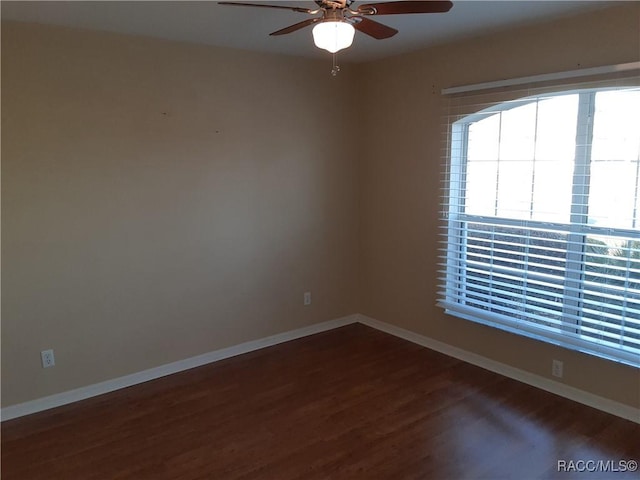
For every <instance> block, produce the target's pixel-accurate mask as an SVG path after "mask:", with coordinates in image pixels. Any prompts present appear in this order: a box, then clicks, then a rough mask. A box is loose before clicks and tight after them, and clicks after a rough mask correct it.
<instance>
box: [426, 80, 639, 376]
mask: <svg viewBox="0 0 640 480" xmlns="http://www.w3.org/2000/svg"><path fill="white" fill-rule="evenodd" d="M617 88H618V87H604V88H603V87H596V88H577V89H567V90H557V91H552V92H549V91H547V92H546V93H545V94H544V96H545V97H559V96H563V95H572V94H578V96H579V97H578V113H577V119H576V121H577V126H576V128H577V131H576V141H575V158H574V172H573V176H572V180H571V181H572V185H571V189H572V201H571V207H570V218H569V221H568V223H560V222H548V221H541V220H533V219H528V220H520V219H510V218H505V217H498V216H497V215H495V216H486V215H475V214H468V213H466V212H465V205H464V199H465V197H466V195H465V193H466V192H467V184H466V178H467V165H468V142H469V126H470V125H471V124H473V123H475V122H477V121H479V120H481V119H483V118H487V117H489V116H491V115H494V114H495V113H497V112H502V111H506V110H510V109H513V108H517V107H520V106H523V105H527V104H529V103H532V102H536V101H537V100H538V99H539V98H540V97H541V95H530V96H527V97H524V98H517V99H515V100H508V101H506V102H502V103H496V104H494V105H492V106H490V107H488V108H485V109H483V110H480V111H478V112H475V113H471V114H469V115H465V116H462V117H461V118H460V117H458V118H457V119H456V120H455V121H453V122H452V123H450V129H449V132H448V133H449V135H450V137H449V138H448V142H449V145H448V147H449V149H448V152H449V158H448V163H447V166H448V171H447V172H446V173H447V175H446V181H445V192H444V194H445V198H446V208H445V209H444V210H443V216H444V220H445V222H446V233H445V235H446V247H445V254H444V257H445V264H444V267H445V268H444V271H443V273H444V276H443V277H442V279H441V283H440V285H441V288H442V291H441V292H440V300H439V302H438V304H439V305H440V306H441V307H443V308H444V309H445V313H447V314H451V315H454V316H457V317H460V318H464V319H467V320H471V321H474V322H477V323H482V324H486V325H489V326H492V327H497V328H500V329H502V330H506V331H509V332H512V333H516V334H518V335H524V336H527V337H530V338H534V339H536V340H542V341H544V342H547V343H553V344H557V345H561V346H564V347H568V348H571V349H573V350H578V351H582V352H585V353H589V354H594V355H597V356H600V357H603V358H607V359H609V360H614V361H616V362H621V363H625V364H628V365H632V366H634V367H640V351H639V352H638V353H633V351H632V349H624V348H623V347H620V348H615V347H610V346H608V345H603V344H600V343H598V342H597V341H596V340H595V339H594V338H592V337H590V336H589V335H586V334H583V333H582V332H581V330H582V327H583V325H582V310H583V308H584V294H585V292H587V293H588V290H587V288H586V286H585V272H586V270H587V262H586V255H587V251H586V247H587V237H588V236H589V235H601V236H607V237H622V238H630V237H631V238H632V237H634V236H636V237H637V238H640V235H639V234H640V232H639V231H638V230H637V229H634V228H632V229H625V228H611V227H605V226H596V225H589V224H588V207H587V206H588V201H589V182H588V181H586V182H585V181H584V179H588V178H589V173H590V168H591V163H592V162H593V159H592V155H591V153H592V152H591V150H592V148H591V147H592V140H593V126H594V122H595V118H594V117H595V98H596V94H597V93H598V92H604V91H608V90H616V89H617ZM537 115H538V114H537V113H536V118H537ZM580 138H583V139H585V140H586V141H582V142H580V141H578V139H580ZM533 181H534V180H532V182H533ZM532 185H533V184H532ZM637 221H638V220H636V222H637ZM474 222H476V223H481V224H493V225H495V226H501V227H509V226H512V227H517V228H523V229H532V228H539V229H548V230H552V231H553V230H557V231H559V232H567V233H568V238H567V242H566V265H565V269H564V281H563V293H562V316H561V321H560V327H559V328H557V329H555V330H554V329H552V328H546V329H545V328H542V327H540V326H535V328H534V327H532V325H531V324H530V322H529V321H527V322H518V321H517V320H514V319H509V320H507V319H504V318H498V317H499V315H498V314H496V313H494V312H483V311H482V310H480V309H479V308H477V307H465V306H464V303H463V302H464V300H462V296H463V295H464V294H465V292H466V293H467V294H468V285H469V284H468V283H467V280H466V276H467V271H466V256H468V252H467V250H468V231H469V229H468V226H467V225H469V224H470V223H474ZM636 225H637V223H636ZM529 231H531V230H529ZM452 232H455V233H453V234H452ZM452 236H453V237H454V238H455V239H456V244H454V245H452V244H451V243H450V238H451V237H452ZM492 250H493V247H492ZM627 269H629V267H627ZM522 271H525V270H524V269H523V270H522ZM452 292H455V293H456V295H452ZM453 297H456V298H455V299H454V300H453V301H452V298H453ZM523 303H524V302H523ZM589 321H590V322H593V320H592V319H589ZM621 328H622V327H621ZM542 330H544V331H542ZM568 333H569V334H571V333H573V334H574V335H567V334H568ZM576 336H577V337H578V338H576Z"/></svg>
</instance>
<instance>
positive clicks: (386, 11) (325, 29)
mask: <svg viewBox="0 0 640 480" xmlns="http://www.w3.org/2000/svg"><path fill="white" fill-rule="evenodd" d="M314 1H315V3H316V4H317V5H318V8H316V9H310V8H304V7H293V6H291V7H290V6H284V5H265V4H261V3H244V2H218V3H219V4H220V5H235V6H240V7H260V8H278V9H282V10H291V11H294V12H298V13H306V14H308V15H317V14H321V15H320V16H317V17H313V18H308V19H307V20H304V21H302V22H299V23H295V24H293V25H290V26H288V27H285V28H283V29H281V30H277V31H275V32H272V33H271V34H270V35H285V34H287V33H292V32H295V31H297V30H300V29H301V28H304V27H308V26H310V25H313V24H316V26H315V27H314V28H313V40H314V43H315V45H316V46H317V47H318V48H323V49H325V50H327V51H329V52H331V53H335V52H337V51H339V50H342V49H343V48H347V47H349V46H351V43H352V42H353V37H354V35H355V31H356V30H358V31H359V32H362V33H364V34H366V35H369V36H370V37H373V38H375V39H377V40H382V39H385V38H389V37H393V36H394V35H395V34H396V33H398V30H396V29H395V28H391V27H388V26H387V25H383V24H382V23H379V22H376V21H374V20H371V19H370V18H368V17H372V16H375V15H398V14H407V13H444V12H448V11H449V10H450V9H451V7H452V6H453V3H452V2H450V1H440V0H427V1H394V2H382V3H367V4H364V5H360V6H358V7H357V8H356V9H352V8H351V5H352V4H353V3H354V0H314Z"/></svg>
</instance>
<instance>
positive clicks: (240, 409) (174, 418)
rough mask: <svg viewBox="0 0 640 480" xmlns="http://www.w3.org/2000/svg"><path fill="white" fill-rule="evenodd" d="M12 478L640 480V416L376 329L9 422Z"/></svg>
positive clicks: (6, 474)
mask: <svg viewBox="0 0 640 480" xmlns="http://www.w3.org/2000/svg"><path fill="white" fill-rule="evenodd" d="M1 442H2V444H1V446H2V465H1V469H2V478H3V479H5V480H39V479H47V480H51V479H63V480H75V479H78V480H128V479H135V480H144V479H149V480H163V479H171V480H205V479H207V480H211V479H224V480H227V479H229V480H240V479H243V480H245V479H274V480H288V479H305V480H306V479H367V480H369V479H393V480H398V479H422V480H424V479H456V480H457V479H467V478H468V479H475V478H483V479H485V478H486V479H499V478H513V479H535V478H539V479H546V478H552V479H555V478H558V479H573V478H594V479H596V478H597V479H606V478H615V479H627V478H634V479H636V480H637V479H638V478H639V477H638V473H637V472H629V471H627V472H598V473H593V474H592V473H588V472H558V471H557V461H558V460H566V461H570V460H573V461H577V460H583V461H587V460H604V461H607V460H614V461H615V462H617V461H618V460H631V459H633V460H636V461H637V460H640V426H638V425H637V424H634V423H632V422H629V421H626V420H623V419H620V418H617V417H613V416H611V415H608V414H606V413H603V412H600V411H597V410H594V409H591V408H589V407H586V406H583V405H579V404H576V403H574V402H571V401H569V400H566V399H563V398H560V397H558V396H555V395H553V394H550V393H547V392H544V391H541V390H538V389H535V388H533V387H530V386H527V385H524V384H522V383H519V382H516V381H513V380H510V379H507V378H505V377H501V376H499V375H496V374H494V373H491V372H488V371H486V370H483V369H480V368H478V367H474V366H472V365H469V364H465V363H463V362H460V361H458V360H455V359H453V358H450V357H446V356H444V355H441V354H438V353H435V352H433V351H430V350H428V349H425V348H422V347H420V346H417V345H415V344H412V343H409V342H406V341H404V340H401V339H398V338H395V337H392V336H390V335H387V334H384V333H382V332H379V331H376V330H373V329H371V328H368V327H365V326H363V325H359V324H356V325H350V326H347V327H343V328H340V329H336V330H332V331H329V332H324V333H321V334H317V335H313V336H310V337H306V338H303V339H299V340H295V341H292V342H287V343H284V344H281V345H277V346H274V347H269V348H265V349H262V350H259V351H255V352H251V353H248V354H245V355H241V356H238V357H234V358H230V359H226V360H223V361H220V362H217V363H215V364H211V365H206V366H203V367H199V368H195V369H192V370H189V371H186V372H182V373H179V374H175V375H171V376H168V377H164V378H161V379H158V380H154V381H150V382H146V383H144V384H141V385H136V386H133V387H129V388H126V389H123V390H119V391H117V392H112V393H109V394H106V395H101V396H99V397H95V398H92V399H88V400H85V401H82V402H78V403H75V404H72V405H66V406H63V407H60V408H57V409H54V410H49V411H46V412H42V413H38V414H34V415H30V416H27V417H23V418H19V419H15V420H10V421H7V422H4V423H2V440H1Z"/></svg>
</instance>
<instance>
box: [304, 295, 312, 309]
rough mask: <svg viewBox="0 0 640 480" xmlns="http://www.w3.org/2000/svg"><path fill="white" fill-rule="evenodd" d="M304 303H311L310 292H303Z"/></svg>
mask: <svg viewBox="0 0 640 480" xmlns="http://www.w3.org/2000/svg"><path fill="white" fill-rule="evenodd" d="M304 305H305V306H307V305H311V292H304Z"/></svg>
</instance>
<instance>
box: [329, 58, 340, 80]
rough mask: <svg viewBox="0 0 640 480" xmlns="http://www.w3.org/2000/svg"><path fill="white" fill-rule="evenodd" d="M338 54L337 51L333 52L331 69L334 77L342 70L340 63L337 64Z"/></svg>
mask: <svg viewBox="0 0 640 480" xmlns="http://www.w3.org/2000/svg"><path fill="white" fill-rule="evenodd" d="M336 55H337V53H336V52H334V53H333V68H332V69H331V76H333V77H335V76H336V75H338V72H339V71H340V65H336Z"/></svg>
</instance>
